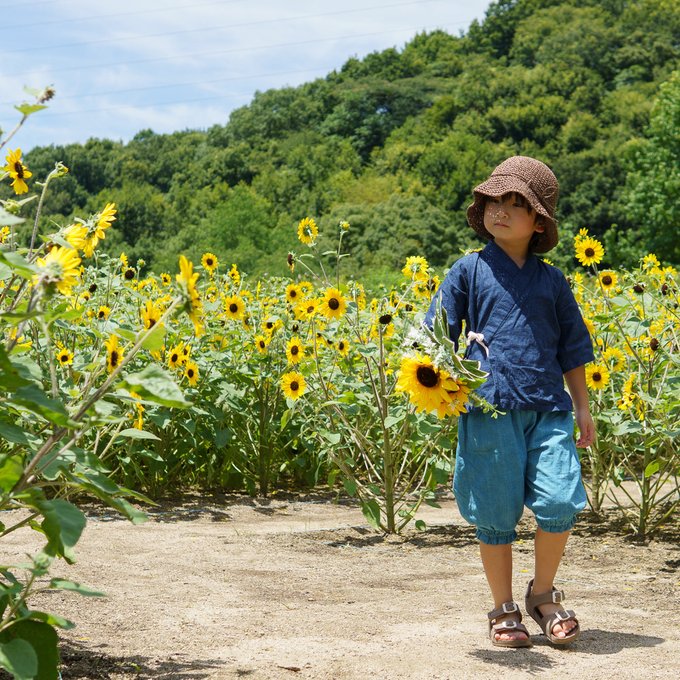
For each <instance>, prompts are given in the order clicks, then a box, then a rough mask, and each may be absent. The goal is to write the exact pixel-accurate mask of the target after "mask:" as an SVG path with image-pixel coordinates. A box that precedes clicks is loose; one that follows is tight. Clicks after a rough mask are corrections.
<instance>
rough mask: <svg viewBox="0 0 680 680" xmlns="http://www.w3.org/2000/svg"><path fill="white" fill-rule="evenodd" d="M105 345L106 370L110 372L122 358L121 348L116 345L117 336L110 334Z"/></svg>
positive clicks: (118, 364)
mask: <svg viewBox="0 0 680 680" xmlns="http://www.w3.org/2000/svg"><path fill="white" fill-rule="evenodd" d="M104 346H105V347H106V370H107V371H108V372H109V373H111V372H112V371H114V370H115V369H116V368H118V366H120V362H121V361H122V360H123V349H122V348H121V347H120V346H119V345H118V336H117V335H115V334H114V335H112V336H111V337H110V338H109V339H108V340H107V341H106V342H105V343H104Z"/></svg>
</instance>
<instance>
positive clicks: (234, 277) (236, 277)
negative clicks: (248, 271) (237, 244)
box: [229, 264, 241, 286]
mask: <svg viewBox="0 0 680 680" xmlns="http://www.w3.org/2000/svg"><path fill="white" fill-rule="evenodd" d="M229 278H230V279H231V282H232V283H233V284H234V285H235V286H238V285H239V284H240V283H241V274H240V273H239V271H238V267H237V266H236V265H235V264H232V265H231V269H230V270H229Z"/></svg>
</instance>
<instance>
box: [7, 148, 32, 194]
mask: <svg viewBox="0 0 680 680" xmlns="http://www.w3.org/2000/svg"><path fill="white" fill-rule="evenodd" d="M5 162H6V163H7V164H6V165H5V167H4V168H3V170H4V171H5V172H7V173H9V176H10V177H11V179H12V189H14V193H15V194H16V195H17V196H18V195H19V194H25V193H26V192H27V191H28V184H26V180H27V179H29V178H30V177H32V176H33V173H32V172H31V171H30V170H29V169H28V168H27V167H26V166H25V165H24V164H23V163H22V162H21V149H16V150H15V151H10V152H9V153H8V154H7V157H6V158H5Z"/></svg>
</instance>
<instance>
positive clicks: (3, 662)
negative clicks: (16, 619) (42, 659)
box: [0, 626, 38, 680]
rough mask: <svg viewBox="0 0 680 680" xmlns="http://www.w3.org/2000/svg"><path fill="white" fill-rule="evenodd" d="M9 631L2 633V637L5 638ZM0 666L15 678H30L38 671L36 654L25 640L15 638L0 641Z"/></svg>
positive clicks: (16, 679)
mask: <svg viewBox="0 0 680 680" xmlns="http://www.w3.org/2000/svg"><path fill="white" fill-rule="evenodd" d="M13 627H14V626H13ZM10 631H11V629H9V630H8V631H7V633H4V634H3V635H2V638H6V637H7V636H8V635H9V633H10ZM0 668H4V669H5V670H6V671H8V672H9V673H11V674H12V675H13V676H14V679H15V680H32V679H33V678H34V677H35V676H36V674H37V673H38V656H37V654H36V653H35V650H34V649H33V647H32V646H31V645H30V644H29V643H28V642H26V640H21V639H19V638H15V639H10V640H9V641H7V642H3V641H0Z"/></svg>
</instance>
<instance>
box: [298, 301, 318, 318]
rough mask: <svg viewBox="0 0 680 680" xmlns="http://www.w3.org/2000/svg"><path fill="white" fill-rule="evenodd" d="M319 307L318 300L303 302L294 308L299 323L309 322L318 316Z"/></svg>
mask: <svg viewBox="0 0 680 680" xmlns="http://www.w3.org/2000/svg"><path fill="white" fill-rule="evenodd" d="M318 307H319V302H318V301H317V300H301V301H300V302H298V303H297V305H295V307H294V308H293V313H294V314H295V318H296V319H297V320H298V321H309V320H310V319H312V318H314V316H316V313H317V311H318Z"/></svg>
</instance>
